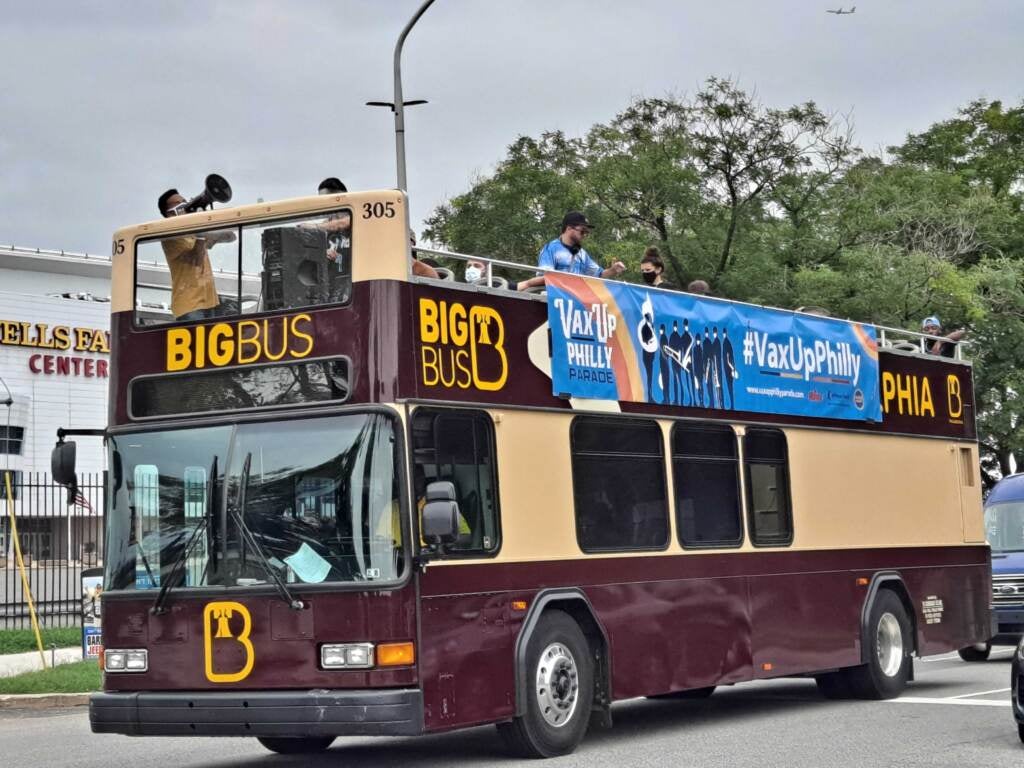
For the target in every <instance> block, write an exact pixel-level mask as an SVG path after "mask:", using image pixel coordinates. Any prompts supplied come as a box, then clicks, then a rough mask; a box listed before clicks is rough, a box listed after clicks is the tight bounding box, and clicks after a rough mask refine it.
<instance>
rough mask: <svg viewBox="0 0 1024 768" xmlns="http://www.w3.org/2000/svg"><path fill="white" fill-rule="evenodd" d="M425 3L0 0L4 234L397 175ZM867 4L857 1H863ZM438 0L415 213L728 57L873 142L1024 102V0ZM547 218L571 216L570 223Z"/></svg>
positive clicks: (417, 224) (863, 142) (747, 75)
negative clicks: (216, 185)
mask: <svg viewBox="0 0 1024 768" xmlns="http://www.w3.org/2000/svg"><path fill="white" fill-rule="evenodd" d="M420 2H421V0H290V1H289V2H284V1H283V0H278V1H277V2H271V1H270V0H246V1H245V2H243V1H242V0H232V1H229V0H176V1H175V2H145V1H143V0H133V1H131V2H129V1H128V0H125V1H124V2H114V1H113V0H111V1H109V2H106V1H104V0H90V2H87V3H69V2H54V1H52V0H34V1H33V2H18V0H0V10H2V13H3V22H2V24H0V244H4V245H11V244H13V245H18V246H23V247H32V248H36V247H38V248H47V249H63V250H66V251H76V252H83V251H84V252H88V253H93V254H107V253H109V248H110V241H111V235H112V234H113V232H114V230H116V229H117V228H119V227H121V226H126V225H129V224H135V223H139V222H142V221H147V220H150V219H153V218H157V217H158V214H157V210H156V198H157V197H158V195H159V194H160V193H161V192H162V191H163V190H165V189H167V188H168V187H172V186H173V187H177V188H178V189H180V190H181V191H182V193H183V194H185V195H186V196H191V195H192V194H195V193H198V192H199V191H200V190H201V188H202V180H203V179H204V178H205V176H206V175H207V174H208V173H211V172H216V173H220V174H222V175H223V176H225V177H226V178H227V179H228V180H229V181H230V183H231V185H232V187H233V189H234V198H233V200H232V203H237V204H244V203H252V202H256V201H257V200H258V199H260V198H262V199H264V200H273V199H281V198H287V197H295V196H299V195H304V194H312V193H313V192H315V189H316V185H317V184H318V183H319V181H320V180H321V179H322V178H324V177H326V176H338V177H339V178H341V179H342V180H343V181H344V182H345V183H346V185H347V186H348V187H349V189H374V188H393V187H394V186H395V185H396V173H395V137H394V118H393V116H392V114H391V113H390V111H388V110H387V109H382V108H371V107H367V106H364V104H365V102H366V101H370V100H378V101H391V100H392V98H393V90H392V87H393V86H392V83H393V69H392V67H393V55H394V46H395V42H396V40H397V38H398V35H399V33H400V31H401V29H402V27H403V26H404V25H405V23H406V22H407V21H408V20H409V18H411V16H412V15H413V13H414V12H415V11H416V9H417V8H418V7H419V5H420ZM852 4H853V3H852V0H845V2H844V5H845V7H846V8H849V7H850V5H852ZM836 7H839V3H837V2H835V0H719V2H715V3H707V2H699V1H698V0H634V2H631V3H623V2H620V1H619V0H614V1H613V0H502V1H499V0H436V1H435V3H434V4H433V6H431V7H430V8H429V9H428V10H427V12H426V13H425V14H424V16H423V17H422V18H421V19H420V21H419V23H418V24H417V25H416V27H415V28H414V29H413V31H412V32H411V34H410V35H409V37H408V39H407V41H406V44H405V49H404V54H403V58H402V73H403V88H404V92H405V98H406V99H407V100H408V99H416V98H423V99H427V100H428V101H429V104H427V105H424V106H417V107H412V108H409V109H408V110H407V112H406V154H407V168H408V187H409V188H408V192H409V198H410V217H411V221H412V225H413V227H414V228H415V229H416V230H417V231H421V229H422V222H423V220H424V219H425V218H427V217H428V216H429V215H430V213H431V212H432V211H433V210H434V209H435V208H436V206H438V205H440V204H441V203H443V202H445V201H446V200H448V199H450V198H451V197H453V196H455V195H458V194H461V193H463V192H465V191H466V190H467V189H468V188H469V187H470V185H471V184H472V183H473V180H474V179H476V178H478V177H479V176H480V175H482V174H487V173H489V172H490V171H491V170H492V169H493V167H494V165H495V163H497V162H498V161H499V160H501V159H502V158H503V157H504V155H505V153H506V149H507V147H508V146H509V145H510V144H511V143H512V142H513V141H515V139H516V138H517V137H518V136H521V135H530V136H536V135H539V134H540V133H541V132H542V131H545V130H562V131H564V132H566V133H567V134H570V135H581V134H584V133H585V132H586V131H587V129H588V128H590V126H592V125H593V124H594V123H597V122H606V121H608V120H610V119H612V118H613V117H614V116H615V115H616V114H617V113H618V112H620V111H622V110H623V109H625V108H626V106H628V104H629V103H630V102H631V101H632V100H633V99H635V98H638V97H660V96H666V95H675V96H686V95H687V94H693V93H694V92H695V91H697V90H698V89H699V88H700V87H701V84H702V83H703V82H704V81H705V80H706V78H708V77H711V76H719V77H729V78H733V79H735V80H737V81H738V82H739V84H740V85H741V86H742V87H744V88H746V89H748V90H753V91H756V93H757V95H758V97H759V98H760V100H761V101H762V102H763V103H764V104H765V105H767V106H772V107H786V106H790V105H792V104H795V103H802V102H804V101H807V100H813V101H815V102H816V103H817V104H818V105H819V106H820V107H821V108H822V109H824V110H825V111H827V112H833V113H837V114H843V115H849V116H850V117H851V118H852V122H853V125H854V128H855V139H856V141H857V143H858V144H859V145H860V146H862V147H863V148H864V149H865V150H866V151H868V152H875V153H877V152H879V151H881V150H883V149H884V148H885V147H886V146H888V145H892V144H898V143H901V142H902V141H903V140H904V138H905V137H906V135H907V133H908V132H917V131H921V130H924V129H926V128H927V127H928V126H929V125H931V124H932V123H934V122H936V121H939V120H944V119H948V118H950V117H953V116H954V115H955V113H956V110H957V108H958V107H960V106H963V105H964V104H966V103H967V102H969V101H971V100H973V99H976V98H988V99H1001V100H1002V101H1003V102H1004V103H1007V104H1020V103H1021V102H1022V101H1024V78H1022V77H1021V75H1022V73H1024V2H1020V0H979V2H965V0H933V1H932V2H924V0H857V11H856V13H854V14H850V15H844V16H836V15H833V14H829V13H826V12H825V11H826V9H828V8H836ZM553 234H554V233H553Z"/></svg>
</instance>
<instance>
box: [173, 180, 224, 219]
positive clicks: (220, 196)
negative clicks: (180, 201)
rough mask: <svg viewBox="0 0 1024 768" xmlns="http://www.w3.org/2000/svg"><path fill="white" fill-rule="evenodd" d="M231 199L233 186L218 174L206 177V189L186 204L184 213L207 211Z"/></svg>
mask: <svg viewBox="0 0 1024 768" xmlns="http://www.w3.org/2000/svg"><path fill="white" fill-rule="evenodd" d="M230 199H231V185H230V184H228V181H227V179H225V178H224V177H223V176H221V175H220V174H217V173H211V174H210V175H209V176H207V177H206V188H205V189H204V190H203V191H202V192H200V193H199V194H198V195H196V196H195V197H193V198H192V199H191V200H189V201H188V202H187V203H185V208H184V212H185V213H194V212H196V211H200V210H206V209H207V208H209V207H211V206H212V205H213V204H214V203H215V202H216V203H226V202H228V201H229V200H230Z"/></svg>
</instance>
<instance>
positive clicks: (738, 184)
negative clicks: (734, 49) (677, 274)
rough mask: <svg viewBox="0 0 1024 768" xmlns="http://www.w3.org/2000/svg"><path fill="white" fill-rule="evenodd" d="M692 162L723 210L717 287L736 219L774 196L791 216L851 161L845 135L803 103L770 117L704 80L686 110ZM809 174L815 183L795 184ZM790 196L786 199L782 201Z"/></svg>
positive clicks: (734, 90) (717, 82)
mask: <svg viewBox="0 0 1024 768" xmlns="http://www.w3.org/2000/svg"><path fill="white" fill-rule="evenodd" d="M691 114H692V117H691V134H692V141H693V145H694V157H695V159H696V161H697V164H698V168H699V169H700V170H701V173H702V176H703V178H704V185H705V190H706V194H707V195H708V196H709V197H710V198H711V199H715V200H718V201H720V202H721V203H722V204H723V205H724V206H725V208H726V211H727V216H728V223H727V225H726V230H725V237H724V239H723V241H722V244H721V250H720V254H719V258H718V263H717V265H716V267H715V271H714V274H713V279H714V281H716V282H717V281H718V280H719V279H720V278H721V277H722V276H723V275H724V274H725V273H726V272H727V271H728V269H729V267H730V264H731V260H732V257H733V243H734V241H735V238H736V232H737V228H738V226H739V224H740V221H741V217H742V215H743V214H744V213H745V212H746V211H747V209H749V208H750V207H752V206H753V205H754V203H755V202H758V201H760V199H761V198H762V197H763V196H765V194H766V192H768V191H770V190H772V189H775V190H777V192H778V194H777V198H776V201H777V202H778V203H779V204H780V205H783V206H785V203H786V202H789V203H790V209H791V213H792V214H793V215H797V216H798V214H799V212H800V211H801V210H802V209H803V207H804V205H805V203H803V202H801V200H802V198H803V196H804V195H806V197H807V200H808V201H809V200H810V198H811V197H812V196H813V194H814V192H815V190H816V189H818V188H819V187H820V186H821V185H822V184H823V183H824V181H827V180H828V179H829V178H831V177H832V176H833V175H834V174H835V173H837V172H838V171H839V170H840V169H841V168H842V167H843V166H844V165H845V163H846V162H847V160H848V158H849V157H850V156H851V155H852V154H853V152H854V148H853V145H852V136H851V132H850V131H849V130H848V129H846V130H840V128H839V127H838V126H837V124H836V121H835V119H834V118H833V117H831V116H828V115H826V114H825V113H823V112H822V111H821V110H820V109H819V108H818V107H817V105H816V104H815V103H814V102H812V101H808V102H806V103H805V104H799V105H795V106H792V107H789V108H788V109H770V108H767V107H765V106H763V105H762V104H761V103H760V102H759V101H757V99H756V96H754V95H752V94H748V93H746V92H745V91H743V90H741V89H740V88H739V87H738V86H737V85H736V84H735V83H733V82H732V81H730V80H724V79H719V78H711V79H709V80H708V81H707V84H706V86H705V88H704V90H702V91H700V92H699V93H698V94H697V95H696V98H695V99H694V104H693V106H692V108H691ZM809 171H817V172H818V173H822V174H824V176H823V177H820V178H821V181H818V182H817V183H810V184H804V185H800V184H795V183H794V182H795V181H796V177H799V176H801V175H804V174H807V173H808V172H809ZM790 190H791V191H792V193H793V194H790Z"/></svg>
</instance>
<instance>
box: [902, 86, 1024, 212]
mask: <svg viewBox="0 0 1024 768" xmlns="http://www.w3.org/2000/svg"><path fill="white" fill-rule="evenodd" d="M889 151H890V152H893V153H894V154H895V155H896V156H897V157H898V158H899V159H900V160H901V161H903V162H905V163H910V164H914V165H918V166H921V167H924V168H930V169H934V170H938V171H942V172H944V173H948V174H951V175H954V176H956V177H958V178H960V179H963V180H965V181H967V182H969V183H971V184H977V185H982V186H985V187H986V188H987V189H988V190H989V191H990V192H991V193H992V195H993V196H994V197H997V198H998V197H1001V196H1003V195H1009V194H1012V193H1014V192H1019V191H1020V187H1021V184H1022V183H1024V102H1022V103H1021V105H1020V106H1018V107H1015V108H1013V109H1008V110H1004V109H1003V104H1002V102H1001V101H986V100H985V99H977V100H976V101H972V102H971V103H970V104H968V105H967V106H965V107H963V108H961V109H960V110H959V116H958V117H955V118H953V119H952V120H945V121H943V122H940V123H936V124H935V125H933V126H932V127H931V128H929V129H928V130H927V131H924V132H923V133H918V134H910V135H909V136H908V137H907V140H906V142H905V143H904V144H903V145H902V146H898V147H890V148H889Z"/></svg>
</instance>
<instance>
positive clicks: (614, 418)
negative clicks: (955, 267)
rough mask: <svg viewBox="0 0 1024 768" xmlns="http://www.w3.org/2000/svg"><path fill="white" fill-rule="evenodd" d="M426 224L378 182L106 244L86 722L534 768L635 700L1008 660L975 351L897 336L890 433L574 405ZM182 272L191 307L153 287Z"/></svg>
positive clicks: (517, 312)
mask: <svg viewBox="0 0 1024 768" xmlns="http://www.w3.org/2000/svg"><path fill="white" fill-rule="evenodd" d="M346 217H348V219H350V225H349V226H347V227H346V226H342V227H339V226H338V222H342V223H343V224H344V222H345V218H346ZM408 231H409V228H408V214H407V208H406V199H405V196H404V195H403V194H402V193H401V192H397V191H393V190H392V191H376V192H365V193H354V194H342V195H332V196H320V197H311V198H302V199H296V200H289V201H283V202H276V203H261V204H258V205H249V206H241V207H235V208H224V209H220V210H216V211H212V212H211V211H205V212H197V213H191V214H187V215H182V216H175V217H171V218H168V219H164V220H161V221H157V222H153V223H149V224H145V225H141V226H135V227H130V228H126V229H123V230H121V231H119V232H118V233H117V234H116V236H115V240H114V262H113V263H114V269H113V299H112V310H113V317H112V320H111V328H112V340H113V348H112V386H111V390H110V414H109V417H110V418H109V428H108V430H107V433H106V440H107V445H108V450H109V466H110V487H109V494H108V498H109V508H108V509H107V511H106V519H107V547H106V561H105V585H104V606H103V618H104V622H103V623H104V626H103V632H104V646H105V652H104V662H103V664H104V673H105V674H104V683H103V692H102V693H97V694H94V695H93V696H92V699H91V702H90V718H91V723H92V728H93V730H94V731H96V732H100V733H121V734H129V735H136V736H254V737H256V738H258V739H259V740H260V741H261V742H262V743H263V744H264V745H265V746H267V747H268V748H269V749H271V750H274V751H277V752H313V751H319V750H323V749H326V748H327V747H328V746H329V745H330V744H331V742H332V740H333V739H334V738H335V737H337V736H347V735H367V734H379V735H394V734H402V735H407V734H421V733H436V732H440V731H447V730H451V729H455V728H463V727H467V726H475V725H480V724H483V723H495V724H497V726H498V729H499V730H500V731H501V732H502V734H503V735H504V736H506V737H507V739H508V740H509V742H510V743H511V744H512V745H513V746H514V747H515V748H516V750H517V751H518V752H520V753H522V754H525V755H529V756H535V757H543V756H552V755H559V754H564V753H567V752H569V751H571V750H572V749H574V748H575V746H576V745H577V744H578V743H579V742H580V740H581V739H582V738H583V736H584V734H585V732H586V730H587V727H588V723H589V722H590V721H591V720H592V719H594V718H595V717H596V719H597V720H598V721H599V722H603V723H605V724H610V722H611V706H612V704H613V703H614V702H616V701H619V700H623V699H629V698H633V697H639V696H664V697H702V696H707V695H709V694H711V693H712V691H713V690H714V689H715V687H716V686H721V685H731V684H734V683H741V682H745V681H750V680H759V679H766V678H774V677H782V676H813V677H814V678H815V679H816V680H817V681H818V684H819V686H820V688H821V691H822V693H823V694H824V695H826V696H829V697H838V696H852V697H862V698H885V697H892V696H897V695H898V694H899V693H900V692H901V691H902V690H903V688H904V686H905V684H906V683H907V682H908V680H910V679H911V678H912V676H913V675H912V671H913V668H912V659H913V656H915V655H917V656H922V655H927V654H934V653H940V652H946V651H950V650H955V649H957V648H961V647H964V646H968V645H971V644H972V643H977V642H983V641H984V640H986V639H987V638H988V637H989V631H990V627H989V596H990V571H989V549H988V546H987V545H986V543H985V537H984V530H983V525H982V514H981V495H980V484H979V472H978V453H977V439H976V434H975V426H974V411H973V408H974V403H973V393H972V388H971V387H972V384H971V368H970V365H969V364H968V363H965V362H962V361H960V360H954V359H947V358H941V357H931V356H927V355H924V354H920V353H915V352H914V351H900V350H896V349H893V348H882V349H880V350H879V367H880V375H881V383H880V389H881V392H880V396H881V398H882V401H883V405H884V417H883V419H882V421H881V422H879V423H870V422H849V421H841V420H833V419H828V418H823V419H818V418H810V417H785V416H774V415H765V414H754V413H743V412H737V411H728V412H727V411H721V410H714V409H710V408H709V409H703V408H683V407H675V406H663V405H647V404H637V403H619V402H610V401H593V400H578V399H573V398H568V397H556V396H555V395H553V394H552V384H551V378H550V372H551V369H550V366H551V359H550V352H549V348H548V344H549V342H548V335H547V330H546V324H547V310H546V305H545V302H544V301H543V299H542V298H541V297H539V296H536V295H530V294H526V293H520V292H515V291H513V290H507V289H506V288H505V287H504V285H503V284H502V283H501V281H499V280H497V278H495V279H493V280H484V281H483V283H482V284H467V283H465V282H462V281H460V280H458V279H451V278H453V277H455V275H453V274H452V273H451V272H450V271H448V270H442V271H441V274H442V279H432V278H422V277H414V276H413V275H412V272H411V269H410V260H411V253H410V245H409V241H408ZM189 251H190V252H191V253H192V254H193V255H192V256H191V257H190V258H191V259H192V262H191V264H190V265H189V266H190V268H191V269H192V270H193V273H194V274H192V276H191V277H190V274H191V273H189V272H188V271H187V270H185V271H182V270H180V269H179V270H178V271H177V272H175V278H176V279H178V280H186V279H194V280H197V281H202V280H211V279H212V280H213V281H214V283H215V287H216V293H217V296H218V301H219V304H218V305H217V306H216V307H213V308H209V307H208V308H207V311H205V312H204V313H203V314H205V315H207V316H206V317H202V318H200V319H198V320H196V319H189V315H188V313H186V312H183V311H181V310H182V309H187V308H189V306H190V305H189V302H190V301H192V299H190V298H189V296H193V298H194V294H195V290H193V289H195V288H196V285H194V284H186V285H172V282H171V273H170V272H168V274H167V279H166V280H165V281H162V282H161V281H157V282H149V283H144V282H142V278H141V277H139V275H141V274H142V273H141V271H139V270H137V265H138V264H140V263H144V262H155V263H156V264H157V265H158V266H159V265H163V264H165V263H166V262H167V260H169V259H172V258H177V257H180V254H181V253H184V252H189ZM204 259H208V260H209V268H207V267H206V265H205V263H204V261H203V260H204ZM482 261H485V260H482ZM449 263H450V262H449ZM492 268H493V264H492V263H488V264H487V269H488V276H489V277H490V270H491V269H492ZM455 271H456V272H457V271H458V270H455ZM146 274H151V271H147V273H146ZM149 279H150V280H151V279H152V278H149ZM190 290H191V291H192V293H189V291H190ZM176 315H177V316H178V319H176V317H175V316H176ZM592 716H593V717H592Z"/></svg>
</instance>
